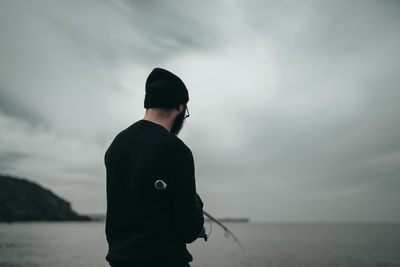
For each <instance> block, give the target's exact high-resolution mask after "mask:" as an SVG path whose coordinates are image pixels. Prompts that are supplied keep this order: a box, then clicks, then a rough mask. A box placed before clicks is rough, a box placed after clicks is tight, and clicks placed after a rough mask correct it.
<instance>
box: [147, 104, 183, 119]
mask: <svg viewBox="0 0 400 267" xmlns="http://www.w3.org/2000/svg"><path fill="white" fill-rule="evenodd" d="M151 109H154V110H155V111H156V112H157V114H158V116H160V117H162V118H168V117H169V116H170V115H171V113H172V111H174V110H179V105H177V106H175V107H157V108H151ZM147 110H149V109H148V108H146V111H147Z"/></svg>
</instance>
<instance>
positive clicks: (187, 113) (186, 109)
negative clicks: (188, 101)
mask: <svg viewBox="0 0 400 267" xmlns="http://www.w3.org/2000/svg"><path fill="white" fill-rule="evenodd" d="M189 116H190V113H189V109H188V107H187V106H186V105H185V117H183V118H184V119H186V118H187V117H189Z"/></svg>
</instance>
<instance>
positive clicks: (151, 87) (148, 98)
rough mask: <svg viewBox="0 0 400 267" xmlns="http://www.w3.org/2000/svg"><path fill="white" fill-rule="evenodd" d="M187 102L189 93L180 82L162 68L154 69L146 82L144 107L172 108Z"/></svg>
mask: <svg viewBox="0 0 400 267" xmlns="http://www.w3.org/2000/svg"><path fill="white" fill-rule="evenodd" d="M188 101H189V93H188V90H187V89H186V86H185V84H184V83H183V82H182V80H181V79H180V78H179V77H178V76H176V75H175V74H173V73H172V72H169V71H167V70H165V69H162V68H155V69H154V70H153V71H152V72H151V73H150V75H149V77H147V80H146V95H145V97H144V107H145V108H153V107H174V106H178V105H180V104H185V103H187V102H188Z"/></svg>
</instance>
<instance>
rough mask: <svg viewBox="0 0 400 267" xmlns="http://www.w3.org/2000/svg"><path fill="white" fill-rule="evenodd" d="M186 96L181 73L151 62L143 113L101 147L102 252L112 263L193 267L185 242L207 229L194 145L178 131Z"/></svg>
mask: <svg viewBox="0 0 400 267" xmlns="http://www.w3.org/2000/svg"><path fill="white" fill-rule="evenodd" d="M188 101H189V94H188V90H187V89H186V86H185V84H184V83H183V82H182V80H181V79H180V78H179V77H177V76H176V75H174V74H173V73H171V72H169V71H167V70H164V69H161V68H156V69H154V70H153V71H152V72H151V73H150V75H149V76H148V78H147V81H146V95H145V100H144V107H145V108H146V114H145V117H144V119H142V120H139V121H137V122H135V123H133V124H132V125H131V126H129V127H128V128H126V129H125V130H123V131H122V132H120V133H119V134H118V135H117V136H116V137H115V139H114V140H113V142H112V143H111V145H110V146H109V148H108V149H107V151H106V154H105V158H104V160H105V166H106V179H107V216H106V229H105V232H106V238H107V242H108V246H109V249H108V254H107V256H106V260H107V261H108V262H109V263H110V265H111V266H112V267H120V266H123V267H125V266H135V267H142V266H143V267H144V266H146V267H147V266H174V267H180V266H185V267H187V266H189V267H190V265H189V263H188V262H190V261H192V260H193V258H192V256H191V255H190V253H189V252H188V250H187V249H186V244H187V243H192V242H193V241H194V240H196V239H197V238H198V237H199V236H203V235H204V228H203V224H204V217H203V210H202V208H203V202H202V201H201V199H200V197H199V196H198V195H197V193H196V186H195V172H194V160H193V155H192V152H191V151H190V149H189V148H188V147H187V146H186V145H185V144H184V143H183V141H182V140H181V139H179V138H178V137H177V134H178V133H179V131H180V130H181V129H182V126H183V122H184V120H185V118H186V117H188V116H189V113H188V110H187V105H186V104H187V102H188Z"/></svg>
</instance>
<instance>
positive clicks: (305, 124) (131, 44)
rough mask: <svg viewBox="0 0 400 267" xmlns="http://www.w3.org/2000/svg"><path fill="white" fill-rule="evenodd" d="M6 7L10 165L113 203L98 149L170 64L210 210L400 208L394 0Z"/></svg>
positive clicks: (86, 204)
mask: <svg viewBox="0 0 400 267" xmlns="http://www.w3.org/2000/svg"><path fill="white" fill-rule="evenodd" d="M0 6H1V8H0V25H1V26H0V36H1V37H2V42H1V43H0V57H1V58H2V59H4V60H2V61H0V79H1V87H0V127H1V128H2V135H1V137H0V146H1V147H2V149H1V151H0V172H15V174H18V175H22V176H26V177H30V178H32V179H35V180H36V181H38V182H40V183H43V184H45V185H48V186H49V187H51V188H52V189H53V190H55V191H56V192H58V193H60V194H62V195H63V196H65V197H66V198H67V199H70V200H72V204H73V206H74V207H76V208H77V209H78V210H80V211H83V212H88V211H89V212H93V211H97V212H98V211H105V183H104V179H105V178H104V167H103V153H104V151H105V149H106V147H107V146H108V144H109V143H110V142H111V140H112V138H113V137H114V136H115V135H116V134H117V133H118V131H120V130H122V129H123V128H124V127H127V126H128V125H129V124H131V123H133V122H134V121H136V120H138V119H140V118H141V117H142V116H143V115H144V109H143V97H144V88H143V86H144V82H145V79H146V77H147V75H148V73H149V72H150V71H151V69H152V68H153V67H155V66H164V67H167V68H169V69H171V70H172V71H174V72H176V73H177V74H178V75H179V76H181V77H182V79H183V80H184V81H185V83H186V85H187V86H188V88H189V91H190V102H189V104H190V111H191V117H190V118H189V120H188V121H187V122H186V123H185V128H184V130H183V132H182V134H181V135H180V137H181V138H182V139H183V140H184V141H185V142H186V143H187V144H188V145H189V146H190V148H191V149H192V151H193V154H194V156H195V160H196V174H197V184H198V190H199V192H200V194H201V195H202V196H203V198H204V200H205V204H206V206H207V210H209V211H211V212H212V213H215V214H217V215H219V216H250V217H251V218H252V219H255V220H269V221H293V220H294V221H398V220H399V219H400V217H399V215H398V214H397V212H395V208H396V206H395V203H397V202H398V201H399V200H400V199H399V196H398V194H397V192H398V189H399V188H400V182H399V178H398V176H399V173H400V169H399V167H398V162H399V160H400V145H399V142H398V136H399V135H400V128H399V126H398V125H400V124H399V114H400V112H399V108H398V104H397V99H399V96H400V95H399V94H400V93H399V91H398V88H397V87H398V85H399V80H398V73H399V71H400V63H399V62H400V58H399V53H398V52H397V47H399V46H400V36H399V33H398V30H397V29H398V28H399V24H400V20H399V17H398V15H397V14H398V10H399V5H398V3H397V2H390V1H385V2H384V3H383V2H382V3H378V2H369V1H367V2H365V1H363V2H357V1H356V2H351V3H347V2H346V3H345V2H327V1H326V2H325V1H323V2H321V1H302V2H301V3H300V2H294V1H279V2H265V1H250V2H249V1H246V2H244V1H231V2H229V3H228V2H223V1H221V2H202V3H193V2H191V3H188V2H186V1H174V2H164V1H145V2H140V1H111V2H106V1H104V2H101V1H100V2H96V3H80V4H79V6H78V5H77V4H76V3H73V2H68V1H64V2H62V1H59V2H52V1H44V0H43V1H40V2H35V4H33V3H31V4H29V3H24V2H19V1H10V2H5V1H4V2H2V3H1V4H0ZM44 7H45V8H44ZM82 196H85V197H82Z"/></svg>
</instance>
